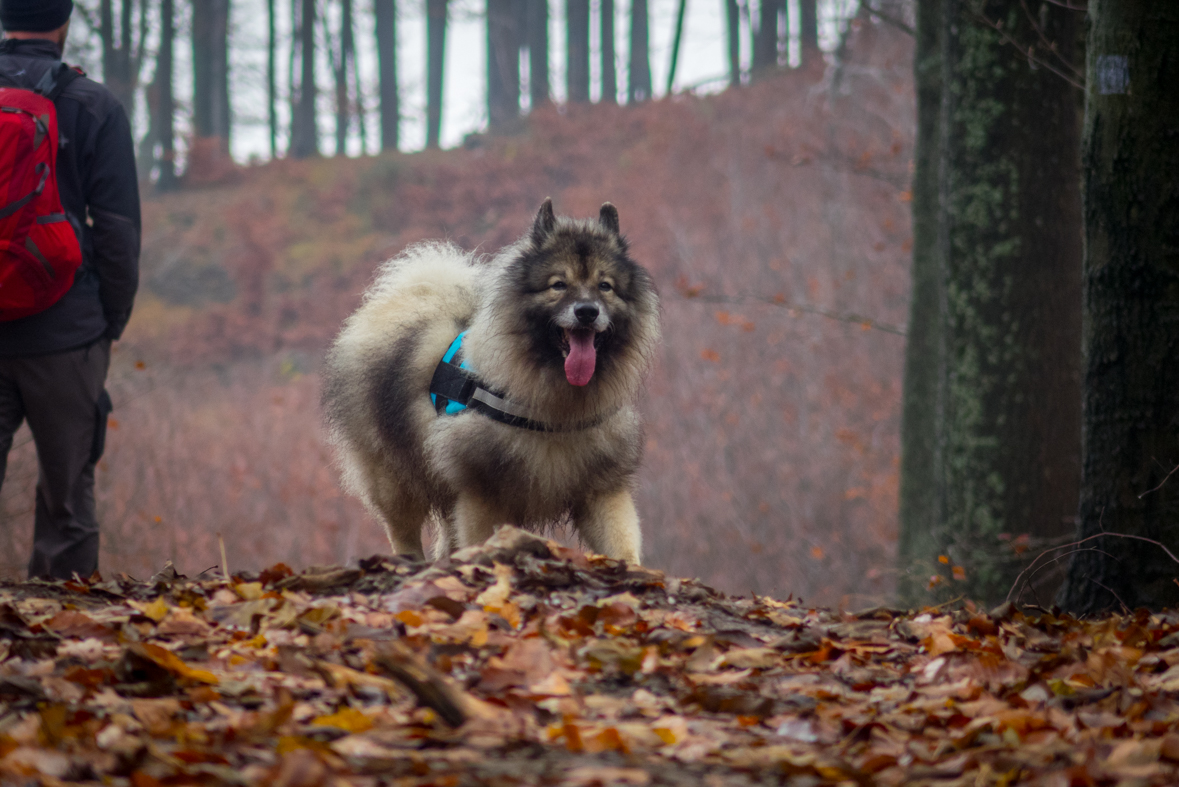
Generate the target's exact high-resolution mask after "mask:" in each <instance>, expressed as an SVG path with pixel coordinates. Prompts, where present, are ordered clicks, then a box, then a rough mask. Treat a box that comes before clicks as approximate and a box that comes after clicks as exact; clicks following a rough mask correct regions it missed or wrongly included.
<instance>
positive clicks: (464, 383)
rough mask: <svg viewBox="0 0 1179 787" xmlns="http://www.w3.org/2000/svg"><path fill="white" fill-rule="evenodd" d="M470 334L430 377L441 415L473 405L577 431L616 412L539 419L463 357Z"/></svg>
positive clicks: (513, 422) (537, 427)
mask: <svg viewBox="0 0 1179 787" xmlns="http://www.w3.org/2000/svg"><path fill="white" fill-rule="evenodd" d="M466 335H467V332H466V331H463V332H462V333H460V334H459V335H458V336H456V337H455V340H454V341H453V342H451V343H450V347H449V348H447V350H446V354H445V355H443V356H442V360H441V361H439V363H438V366H437V368H435V369H434V377H433V379H431V380H430V403H431V404H433V405H434V410H435V412H437V413H438V415H458V414H459V413H461V412H463V411H464V410H466V409H467V408H468V407H470V408H471V409H472V410H475V411H477V412H479V413H482V414H483V415H485V416H487V417H488V418H491V419H493V420H495V421H499V422H500V423H503V424H507V425H508V426H518V427H520V428H521V429H531V430H533V431H535V432H575V431H579V430H581V429H589V428H590V427H594V426H597V425H599V424H601V423H602V422H603V421H605V420H606V419H607V418H608V417H609V416H611V415H613V412H614V411H610V412H608V413H604V414H602V415H601V416H599V417H598V418H595V419H593V420H591V421H586V422H583V423H579V424H572V425H570V426H564V425H562V426H553V425H552V424H546V423H544V422H543V421H537V420H536V419H534V418H533V417H532V414H531V413H529V412H528V410H527V409H526V408H524V407H523V406H521V405H519V404H517V403H515V402H513V401H511V400H510V399H508V398H507V396H506V395H505V394H503V393H500V392H498V391H493V390H491V389H490V388H488V387H487V386H486V385H485V384H484V383H483V381H482V380H480V379H479V378H478V377H476V376H475V370H474V369H472V368H471V364H470V362H469V361H467V359H465V358H464V357H463V337H465V336H466Z"/></svg>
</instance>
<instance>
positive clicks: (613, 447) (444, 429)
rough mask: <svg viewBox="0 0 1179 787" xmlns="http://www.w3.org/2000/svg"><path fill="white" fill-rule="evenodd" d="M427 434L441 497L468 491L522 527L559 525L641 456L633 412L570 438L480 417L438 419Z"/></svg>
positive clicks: (624, 475) (626, 473) (626, 472)
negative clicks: (552, 522) (556, 521)
mask: <svg viewBox="0 0 1179 787" xmlns="http://www.w3.org/2000/svg"><path fill="white" fill-rule="evenodd" d="M432 431H433V432H434V433H433V434H432V435H431V436H430V437H429V438H428V439H427V441H426V452H427V457H428V459H427V461H428V463H429V464H430V465H431V466H432V467H433V468H434V469H435V470H436V472H437V474H438V480H439V481H440V482H441V483H442V485H443V486H444V487H447V491H449V492H452V493H454V492H458V491H459V490H470V491H472V492H474V493H475V494H476V495H477V496H478V497H479V498H480V499H481V500H482V501H483V502H484V504H486V505H489V506H493V507H494V508H496V509H498V510H500V511H502V513H503V516H504V517H505V520H508V521H516V522H521V523H538V522H543V521H548V520H553V519H557V518H559V517H561V516H563V515H564V514H565V513H567V512H569V511H570V510H574V509H576V508H577V507H578V506H579V505H582V504H583V503H584V501H585V500H587V499H589V498H592V497H593V496H595V495H597V494H600V493H602V492H605V491H608V490H612V489H617V488H618V487H619V484H620V483H622V482H623V480H624V479H625V478H627V477H628V476H630V475H632V474H633V473H634V472H635V470H636V469H637V467H638V464H639V458H640V454H641V430H640V428H639V420H638V417H637V415H636V414H635V413H634V411H633V410H632V409H631V408H624V409H623V410H621V411H619V412H618V413H616V414H615V415H614V416H612V417H611V418H610V419H609V420H608V421H607V422H606V423H604V424H602V425H601V426H598V427H594V428H591V429H583V430H580V431H576V432H563V433H548V432H535V431H531V430H527V429H519V428H516V427H511V426H505V425H503V424H499V423H496V422H493V421H491V420H489V419H488V418H486V417H485V416H483V415H481V414H479V413H469V414H462V415H459V416H453V417H447V418H445V419H440V420H439V421H437V422H435V429H434V430H432ZM620 449H621V450H620Z"/></svg>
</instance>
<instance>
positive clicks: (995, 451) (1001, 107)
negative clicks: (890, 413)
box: [902, 0, 1081, 602]
mask: <svg viewBox="0 0 1179 787" xmlns="http://www.w3.org/2000/svg"><path fill="white" fill-rule="evenodd" d="M1023 6H1024V3H1023V2H1021V0H990V1H989V2H986V3H985V4H983V5H981V6H979V5H977V4H975V3H974V2H973V0H942V5H941V16H942V18H941V61H942V95H941V117H940V118H939V120H938V121H937V123H938V126H939V131H940V145H939V151H938V159H939V162H938V164H939V195H938V211H937V242H936V255H937V264H938V268H939V272H940V282H939V287H938V325H937V328H936V330H935V331H930V330H929V325H928V322H926V321H927V320H929V319H930V318H929V317H928V314H927V313H924V312H923V313H922V314H920V315H918V320H919V324H918V325H917V326H916V328H917V332H918V339H917V341H918V342H920V343H921V344H920V345H919V344H914V345H913V348H912V352H911V354H910V357H909V358H908V360H907V362H908V371H909V373H910V382H911V383H915V387H914V388H912V389H911V390H910V391H908V392H907V394H906V395H907V396H910V397H912V398H911V400H910V401H908V402H906V405H905V412H906V413H907V416H908V417H907V419H906V423H905V428H906V430H907V431H906V435H905V441H906V445H907V447H908V449H909V450H914V449H915V450H916V451H917V454H916V455H910V456H908V458H907V461H908V465H907V467H908V468H909V469H911V470H912V471H913V472H918V473H919V472H920V470H921V461H922V453H921V452H922V450H927V449H928V435H929V430H930V429H932V430H933V434H934V435H935V438H934V456H933V465H934V470H933V476H934V480H935V486H934V494H935V495H936V498H935V500H934V502H933V503H932V507H923V501H925V502H924V504H925V505H926V506H928V499H927V498H926V497H925V491H924V490H917V491H914V485H918V486H919V485H921V484H923V483H928V480H927V479H922V478H921V477H920V475H916V476H914V477H911V478H909V479H906V480H905V481H904V482H903V484H904V486H905V489H906V494H907V495H908V497H907V498H906V510H905V515H906V517H907V519H906V520H905V521H904V522H903V524H902V527H903V528H905V529H906V530H907V531H909V532H906V533H905V534H904V535H903V536H902V545H903V553H904V554H905V557H906V559H908V560H910V561H911V562H910V564H909V565H907V566H903V567H902V568H904V569H906V570H911V571H914V572H916V571H922V572H927V573H925V575H926V576H928V575H929V574H935V573H937V574H939V575H942V576H943V577H944V582H945V587H946V588H949V589H948V590H946V592H952V593H954V594H959V593H965V594H967V595H968V596H970V597H972V598H977V599H980V600H983V601H988V602H989V601H994V600H1001V599H1002V598H1004V597H1005V595H1006V594H1007V591H1008V590H1009V589H1010V587H1011V584H1012V581H1013V580H1014V578H1015V575H1016V574H1017V573H1018V571H1019V569H1020V568H1021V564H1022V563H1024V562H1025V561H1024V559H1023V558H1022V557H1020V556H1018V555H1016V554H1014V553H1013V551H1012V550H1011V549H1010V548H1009V546H1010V544H1009V543H1008V542H1007V541H1005V540H1004V539H1009V538H1010V536H1011V535H1015V534H1025V533H1026V534H1028V535H1029V536H1031V537H1032V538H1037V539H1039V538H1043V539H1050V538H1056V537H1059V536H1061V535H1062V534H1065V533H1067V532H1068V531H1069V530H1070V527H1069V523H1070V522H1071V520H1072V517H1073V513H1074V511H1075V510H1076V495H1077V489H1078V481H1079V470H1080V468H1079V461H1078V460H1079V452H1080V442H1079V441H1080V389H1079V362H1080V308H1079V305H1080V258H1081V248H1080V201H1079V197H1080V194H1079V190H1078V188H1077V184H1078V181H1079V171H1078V166H1079V161H1078V157H1077V150H1078V145H1079V138H1078V134H1079V123H1078V118H1077V113H1076V100H1075V95H1074V94H1073V93H1072V88H1070V87H1069V85H1068V83H1067V82H1065V81H1064V80H1062V79H1061V78H1060V77H1058V76H1057V75H1055V74H1054V73H1052V71H1050V70H1049V69H1048V68H1043V67H1039V68H1032V67H1029V62H1028V57H1027V54H1026V50H1023V51H1021V49H1020V48H1017V47H1015V46H1011V45H1010V44H1009V43H1007V41H1006V40H1005V36H1011V37H1012V38H1013V39H1014V40H1016V41H1029V40H1036V37H1037V35H1038V33H1037V31H1036V30H1035V29H1033V27H1032V23H1031V21H1030V18H1029V16H1030V15H1029V14H1027V13H1026V12H1025V10H1024V7H1023ZM1033 8H1034V10H1033V13H1035V12H1036V11H1038V12H1039V13H1038V19H1039V20H1040V24H1041V32H1042V33H1043V34H1044V35H1045V36H1047V37H1048V38H1049V39H1050V40H1052V41H1055V42H1056V44H1057V50H1056V51H1057V52H1058V53H1059V55H1060V56H1061V57H1062V58H1064V59H1067V58H1068V57H1069V56H1070V55H1071V54H1072V45H1073V41H1074V40H1075V36H1074V34H1073V25H1074V21H1075V15H1074V14H1073V12H1070V11H1068V10H1066V9H1064V8H1063V7H1061V6H1059V5H1056V4H1051V3H1048V2H1045V1H1044V0H1041V1H1040V2H1039V3H1036V2H1033ZM926 10H928V9H926ZM980 13H981V14H982V15H984V16H985V17H986V20H984V19H980V18H979V16H978V15H979V14H980ZM923 15H924V12H923ZM993 25H1000V26H1001V27H1002V32H999V31H997V30H996V29H995V27H994V26H993ZM925 35H928V32H926V33H925ZM923 54H924V52H923ZM923 89H928V88H923ZM923 155H929V154H928V151H926V152H924V153H923ZM926 165H928V161H926ZM923 175H924V177H928V172H927V171H926V172H924V173H923ZM918 187H919V188H921V189H923V190H925V189H928V188H929V183H928V180H924V181H923V182H921V183H919V184H918ZM921 199H922V205H921V207H922V208H923V209H924V210H925V211H926V213H925V214H924V215H920V216H918V217H916V222H917V225H918V227H917V228H918V230H919V231H920V232H922V233H923V236H922V238H921V243H922V247H921V251H920V252H918V255H919V256H918V261H919V262H920V263H922V264H923V265H927V264H928V260H927V259H922V258H921V256H920V255H923V254H928V253H929V248H928V244H929V236H928V232H929V226H928V222H929V219H928V209H929V194H928V192H927V191H923V194H922V197H921ZM918 273H919V274H920V275H922V280H919V281H918V282H917V284H918V286H921V287H922V288H923V290H922V291H921V292H919V293H918V297H919V298H921V299H922V301H921V303H920V304H916V306H919V307H922V308H929V304H928V290H927V289H924V288H927V287H928V286H929V282H928V280H927V279H925V278H924V277H925V276H926V275H928V271H927V270H925V271H919V272H918ZM934 341H936V342H937V344H938V349H937V352H936V354H935V356H934V357H935V358H936V363H937V366H938V374H937V391H936V394H935V406H934V408H933V409H932V410H931V409H925V408H922V403H921V402H920V397H922V396H926V397H927V396H929V393H930V392H929V387H930V386H929V382H930V380H929V371H928V368H927V367H925V368H923V364H924V363H926V362H928V358H926V359H924V360H922V359H919V358H917V357H915V356H916V355H917V354H918V353H920V352H922V351H924V352H928V351H929V345H930V344H931V343H932V342H934ZM921 345H924V348H923V347H922V346H921ZM923 412H924V413H925V415H924V416H922V413H923ZM922 417H926V418H929V417H932V419H933V423H932V425H931V424H928V423H922V422H921V420H920V419H921V418H922ZM920 527H931V528H932V531H931V532H930V533H928V534H927V533H926V532H916V530H915V529H916V528H920ZM939 555H946V556H948V558H949V560H950V562H951V564H952V565H956V566H962V567H963V568H964V569H965V578H964V579H951V578H949V577H948V576H945V574H944V573H943V572H941V571H939V570H938V569H939V563H938V556H939Z"/></svg>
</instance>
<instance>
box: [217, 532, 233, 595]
mask: <svg viewBox="0 0 1179 787" xmlns="http://www.w3.org/2000/svg"><path fill="white" fill-rule="evenodd" d="M217 544H218V545H219V546H220V547H221V578H222V579H224V580H225V581H226V582H227V583H228V584H231V585H232V584H233V580H232V579H230V577H229V558H227V557H226V556H225V539H224V538H222V537H221V534H220V533H218V534H217Z"/></svg>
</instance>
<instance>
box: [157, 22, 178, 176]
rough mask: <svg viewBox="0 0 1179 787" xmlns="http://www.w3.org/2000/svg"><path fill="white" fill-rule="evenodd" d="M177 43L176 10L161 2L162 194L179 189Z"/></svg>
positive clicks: (159, 127) (159, 132)
mask: <svg viewBox="0 0 1179 787" xmlns="http://www.w3.org/2000/svg"><path fill="white" fill-rule="evenodd" d="M175 40H176V10H175V8H174V7H173V2H172V0H160V51H159V54H158V55H157V56H156V79H155V81H156V84H157V86H158V92H157V102H156V117H155V118H154V119H153V121H152V123H153V125H154V126H155V127H156V139H157V141H158V142H159V144H160V161H159V165H160V175H159V178H158V179H157V180H156V188H157V189H158V190H159V191H171V190H173V189H174V188H176V142H175V140H176V132H175V129H174V127H173V122H172V118H173V115H174V114H175V112H176V98H175V95H174V94H173V92H172V84H173V82H174V79H175V75H174V71H175V63H174V51H173V48H174V45H175Z"/></svg>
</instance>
